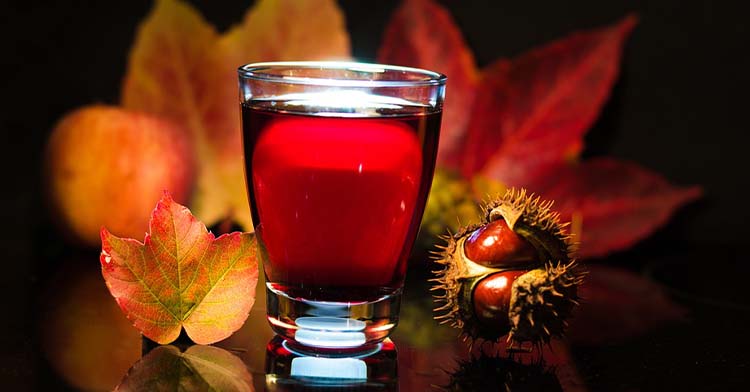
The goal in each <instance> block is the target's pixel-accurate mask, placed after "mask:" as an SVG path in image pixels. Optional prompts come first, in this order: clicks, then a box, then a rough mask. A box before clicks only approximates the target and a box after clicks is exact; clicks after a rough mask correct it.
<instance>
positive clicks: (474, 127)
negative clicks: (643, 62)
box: [462, 16, 635, 186]
mask: <svg viewBox="0 0 750 392" xmlns="http://www.w3.org/2000/svg"><path fill="white" fill-rule="evenodd" d="M634 25H635V17H633V16H628V17H626V18H625V19H623V20H622V21H621V22H619V23H617V24H616V25H614V26H611V27H607V28H603V29H599V30H593V31H589V32H580V33H574V34H571V35H570V36H568V37H566V38H563V39H561V40H557V41H555V42H552V43H551V44H548V45H546V46H544V47H541V48H538V49H533V50H531V51H529V52H527V53H524V54H522V55H520V56H519V57H517V58H515V59H511V60H507V59H500V60H498V61H496V62H495V63H493V64H491V65H490V66H489V67H487V68H486V69H484V70H483V75H482V81H481V83H480V84H479V86H480V87H479V89H478V91H477V97H476V100H475V102H474V105H473V111H472V113H473V114H472V115H471V116H469V117H470V118H471V119H472V121H471V122H470V123H469V128H468V130H467V136H466V137H467V141H466V146H465V149H464V150H463V157H464V160H463V165H462V166H463V174H464V176H466V177H471V176H473V175H474V174H476V173H477V172H482V173H483V174H484V175H486V176H488V177H491V178H494V179H496V180H498V181H500V182H503V183H505V184H511V185H513V186H518V185H520V184H522V183H523V181H525V180H527V179H529V178H534V177H536V176H538V175H540V174H544V173H546V172H547V171H548V170H550V168H554V167H555V166H558V165H559V164H560V163H561V162H565V161H566V160H570V159H571V158H575V157H577V156H578V153H579V152H580V151H581V148H582V147H583V135H584V134H585V133H586V131H587V130H588V129H589V127H590V126H591V124H593V122H594V120H595V119H596V118H597V117H598V114H599V111H600V110H601V107H602V106H603V105H604V102H605V101H606V99H607V98H608V97H609V94H610V91H611V89H612V85H613V84H614V82H615V79H616V77H617V74H618V72H619V64H620V56H621V52H622V46H623V44H624V41H625V39H626V38H627V36H628V35H629V33H630V31H631V30H632V29H633V26H634Z"/></svg>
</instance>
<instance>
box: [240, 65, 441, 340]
mask: <svg viewBox="0 0 750 392" xmlns="http://www.w3.org/2000/svg"><path fill="white" fill-rule="evenodd" d="M239 79H240V100H241V110H242V131H243V146H244V154H245V178H246V183H247V190H248V195H249V200H250V206H251V211H252V219H253V223H254V225H255V233H256V236H257V240H258V247H259V255H260V259H261V260H262V263H263V269H264V272H265V276H266V288H267V317H268V321H269V323H270V324H271V327H272V328H273V330H274V331H275V332H276V333H277V334H279V335H280V336H281V337H283V338H285V339H287V340H288V342H289V343H292V344H295V345H298V346H299V347H298V349H300V347H301V349H305V350H309V351H315V352H330V351H331V350H333V351H335V352H347V351H352V352H354V351H361V350H369V349H372V347H374V346H376V345H377V344H378V343H379V342H381V341H382V340H383V339H385V338H386V337H387V336H388V335H389V334H390V332H391V330H392V329H393V328H394V327H395V326H396V324H397V322H398V312H399V304H400V298H401V291H402V287H403V283H404V276H405V274H406V262H407V259H408V256H409V253H410V251H411V247H412V245H413V243H414V239H415V237H416V235H417V230H418V229H419V224H420V221H421V219H422V213H423V211H424V206H425V202H426V200H427V195H428V192H429V189H430V185H431V182H432V175H433V171H434V168H435V158H436V155H437V146H438V136H439V130H440V118H441V113H442V104H443V97H444V94H445V81H446V77H445V76H444V75H441V74H438V73H435V72H431V71H426V70H421V69H415V68H406V67H398V66H391V65H379V64H362V63H342V62H276V63H256V64H248V65H244V66H242V67H240V68H239Z"/></svg>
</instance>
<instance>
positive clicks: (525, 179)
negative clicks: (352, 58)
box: [378, 0, 701, 342]
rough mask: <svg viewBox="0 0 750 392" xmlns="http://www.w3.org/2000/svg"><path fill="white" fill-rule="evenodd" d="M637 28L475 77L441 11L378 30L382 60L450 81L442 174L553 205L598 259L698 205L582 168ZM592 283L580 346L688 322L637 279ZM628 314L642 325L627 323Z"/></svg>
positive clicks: (621, 166) (637, 171)
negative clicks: (523, 192)
mask: <svg viewBox="0 0 750 392" xmlns="http://www.w3.org/2000/svg"><path fill="white" fill-rule="evenodd" d="M636 20H637V18H636V17H635V16H633V15H628V16H626V17H625V18H623V19H622V20H621V21H619V22H618V23H615V24H614V25H611V26H608V27H604V28H600V29H593V30H589V31H583V32H576V33H573V34H570V35H569V36H567V37H564V38H562V39H559V40H556V41H554V42H552V43H549V44H547V45H544V46H542V47H539V48H535V49H532V50H530V51H528V52H526V53H523V54H521V55H519V56H517V57H515V58H512V59H499V60H496V61H495V62H494V63H492V64H490V65H489V66H487V67H486V68H484V69H482V70H479V69H478V68H477V66H476V65H475V63H474V59H473V55H472V53H471V50H470V49H469V47H468V46H467V45H466V43H465V41H464V40H463V38H462V37H461V32H460V30H459V29H458V27H457V26H456V24H455V23H454V22H453V20H452V18H451V16H450V14H449V12H448V11H447V10H445V9H444V8H443V7H441V6H440V5H438V4H436V3H434V2H433V1H431V0H406V1H404V3H403V4H402V5H401V6H400V7H399V8H398V9H397V10H396V12H395V14H394V15H393V17H392V19H391V21H390V23H389V25H388V27H387V29H386V32H385V36H384V39H383V42H382V46H381V48H380V51H379V53H378V60H379V61H380V62H385V63H395V64H401V65H407V66H414V67H420V68H427V69H432V70H435V71H438V72H442V73H445V74H446V75H448V85H447V90H446V99H445V105H444V113H445V114H444V121H443V125H442V128H441V139H440V143H441V145H440V152H439V156H438V159H439V161H438V167H439V168H443V169H447V170H453V171H456V172H459V173H460V174H461V175H462V176H463V177H464V179H465V180H466V181H471V180H472V179H473V178H490V179H493V180H496V181H498V182H500V183H501V184H502V185H504V186H505V187H508V188H509V187H516V188H520V187H523V188H526V189H528V190H529V191H530V192H533V193H536V194H538V195H540V196H541V197H542V198H543V199H547V200H554V201H555V209H556V210H557V211H558V212H560V213H561V218H562V219H563V220H567V221H570V220H573V221H574V223H575V224H576V226H578V227H579V228H580V230H576V234H578V235H579V237H578V238H577V239H576V240H577V241H579V242H580V247H579V249H578V257H580V258H591V257H601V256H604V255H607V254H609V253H611V252H614V251H618V250H623V249H626V248H628V247H630V246H632V245H633V244H635V243H636V242H637V241H639V240H641V239H643V238H645V237H646V236H648V235H650V234H651V233H652V232H653V231H654V230H656V229H657V228H658V227H659V226H661V225H663V224H664V223H666V222H667V220H668V219H669V217H670V216H671V215H672V213H673V212H674V211H675V210H676V209H677V208H678V207H680V206H682V205H684V204H686V203H688V202H690V201H692V200H695V199H696V198H698V197H699V196H700V194H701V190H700V188H698V187H688V188H682V187H676V186H673V185H671V184H669V183H668V182H667V181H666V180H665V179H663V178H662V177H661V176H660V175H658V174H656V173H653V172H651V171H649V170H647V169H644V168H642V167H640V166H638V165H636V164H634V163H629V162H623V161H619V160H616V159H612V158H596V159H589V160H584V161H580V159H579V154H580V152H581V151H582V149H583V145H584V139H583V138H584V135H585V133H586V131H588V129H589V128H590V127H591V125H592V124H593V123H594V122H595V121H596V119H597V117H598V115H599V113H600V111H601V109H602V107H603V106H604V104H605V103H606V101H607V99H608V97H609V95H610V92H611V90H612V86H613V85H614V83H615V81H616V80H617V77H618V73H619V66H620V60H621V56H622V49H623V46H624V44H625V41H626V39H627V37H628V36H629V34H630V32H631V30H632V29H633V28H634V26H635V24H636ZM433 192H440V189H435V190H433ZM594 272H595V273H592V274H591V276H590V277H589V281H588V282H587V285H586V286H585V287H584V291H585V292H586V294H587V295H588V297H590V298H594V299H596V300H595V301H592V303H589V304H587V303H584V304H583V306H582V309H581V311H580V314H581V319H583V320H588V321H586V322H580V323H576V325H575V327H574V330H573V331H571V332H572V334H573V335H574V336H576V337H583V338H579V339H578V341H584V342H599V341H602V340H606V339H609V338H617V337H623V336H627V335H629V334H632V333H637V332H641V331H643V330H646V329H647V328H649V327H650V326H653V325H655V324H658V323H661V322H664V321H667V320H674V319H677V318H680V317H681V316H682V315H683V314H684V311H683V310H682V308H680V307H679V306H678V305H676V304H674V303H673V302H672V301H670V300H669V298H668V297H666V296H665V295H664V292H663V290H662V289H661V287H660V286H659V285H657V284H656V283H653V282H651V281H649V280H647V279H645V278H643V277H641V276H639V275H637V274H634V273H632V272H628V271H626V270H623V269H596V270H595V271H594ZM623 287H631V290H630V291H628V290H623ZM639 298H651V299H658V300H657V301H652V302H650V303H646V302H643V301H640V300H639ZM603 309H609V310H608V311H606V312H611V314H607V313H606V312H603ZM632 314H642V315H644V317H641V318H639V319H638V320H633V319H632V318H629V315H632ZM603 317H609V318H612V319H616V320H628V321H629V322H623V323H619V324H616V325H611V324H606V327H607V328H604V329H602V328H597V326H601V325H605V324H603V323H601V322H598V321H597V320H599V321H602V319H603ZM592 320H593V321H592ZM630 321H632V322H630ZM576 329H577V331H576Z"/></svg>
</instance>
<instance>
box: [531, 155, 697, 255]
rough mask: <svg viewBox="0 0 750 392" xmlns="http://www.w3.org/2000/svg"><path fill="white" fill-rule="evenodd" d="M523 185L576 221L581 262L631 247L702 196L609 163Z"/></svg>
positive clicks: (567, 168)
mask: <svg viewBox="0 0 750 392" xmlns="http://www.w3.org/2000/svg"><path fill="white" fill-rule="evenodd" d="M525 185H526V186H528V187H529V188H530V189H534V190H536V191H537V192H539V194H540V195H541V196H542V197H543V198H544V199H547V200H555V206H554V208H555V210H556V211H558V212H560V214H561V217H562V219H563V220H564V221H571V220H573V221H574V222H575V221H576V220H577V219H578V218H576V217H580V220H581V222H580V224H581V226H582V227H581V232H580V234H579V235H578V236H577V237H576V239H575V240H576V241H577V242H580V245H579V249H578V251H577V256H578V257H580V258H592V257H602V256H605V255H607V254H608V253H610V252H611V251H613V250H621V249H627V248H630V247H631V246H633V245H635V244H636V243H637V242H638V241H640V240H642V239H644V238H646V237H647V236H648V235H649V234H651V232H652V231H653V229H654V228H657V227H661V226H663V225H664V224H666V222H667V221H668V220H669V217H670V215H671V213H672V211H674V210H676V209H677V208H679V207H681V206H683V205H685V204H687V203H689V202H691V201H693V200H695V199H697V198H699V197H700V195H701V193H702V191H701V189H700V188H699V187H695V186H694V187H688V188H678V187H675V186H672V185H671V184H669V182H667V181H666V180H665V179H664V178H663V177H662V176H660V175H658V174H656V173H653V172H650V171H648V170H646V169H644V168H642V167H640V166H638V165H635V164H633V163H628V162H622V161H618V160H615V159H611V158H595V159H590V160H587V161H584V162H582V163H580V164H572V165H563V166H559V167H557V168H556V169H554V170H550V171H549V172H548V173H546V175H545V176H543V177H539V178H536V179H533V180H532V181H530V182H527V183H525Z"/></svg>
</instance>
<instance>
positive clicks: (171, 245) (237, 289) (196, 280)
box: [100, 192, 258, 344]
mask: <svg viewBox="0 0 750 392" xmlns="http://www.w3.org/2000/svg"><path fill="white" fill-rule="evenodd" d="M101 237H102V253H101V256H100V261H101V265H102V275H104V279H105V281H106V283H107V287H108V288H109V291H110V293H111V294H112V296H113V297H115V300H116V301H117V304H118V305H120V308H121V309H122V311H123V312H124V313H125V315H126V316H127V317H128V319H130V321H131V322H132V323H133V324H134V325H135V327H136V328H138V329H139V330H140V331H141V332H142V333H143V335H145V336H146V337H148V338H149V339H151V340H153V341H155V342H157V343H160V344H167V343H170V342H172V341H174V340H175V339H177V337H178V336H179V334H180V331H181V329H182V328H184V329H185V332H186V333H187V335H188V336H189V337H190V339H192V340H193V341H194V342H196V343H200V344H210V343H214V342H217V341H219V340H221V339H224V338H226V337H228V336H229V335H231V334H232V332H234V331H236V330H237V329H239V328H240V327H241V326H242V324H243V322H244V321H245V319H246V318H247V315H248V313H249V312H250V308H251V307H252V306H253V302H254V299H255V295H254V293H255V285H256V283H257V281H258V266H257V263H256V260H255V250H256V249H255V242H254V237H253V235H252V234H248V233H239V232H234V233H230V234H225V235H222V236H220V237H218V238H214V235H213V234H212V233H210V232H208V231H207V230H206V226H204V225H203V223H201V222H200V221H198V220H196V219H195V217H193V215H192V214H191V213H190V211H189V210H188V209H187V208H185V207H183V206H181V205H179V204H177V203H175V202H174V201H173V200H172V198H171V197H170V196H169V194H168V193H166V192H165V194H164V196H163V197H162V199H161V201H159V203H158V204H157V205H156V208H155V209H154V212H153V213H152V215H151V221H150V222H149V233H147V234H146V238H145V240H144V242H143V243H141V242H139V241H137V240H134V239H129V238H118V237H116V236H114V235H112V234H111V233H110V232H109V231H107V229H106V228H102V232H101Z"/></svg>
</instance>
